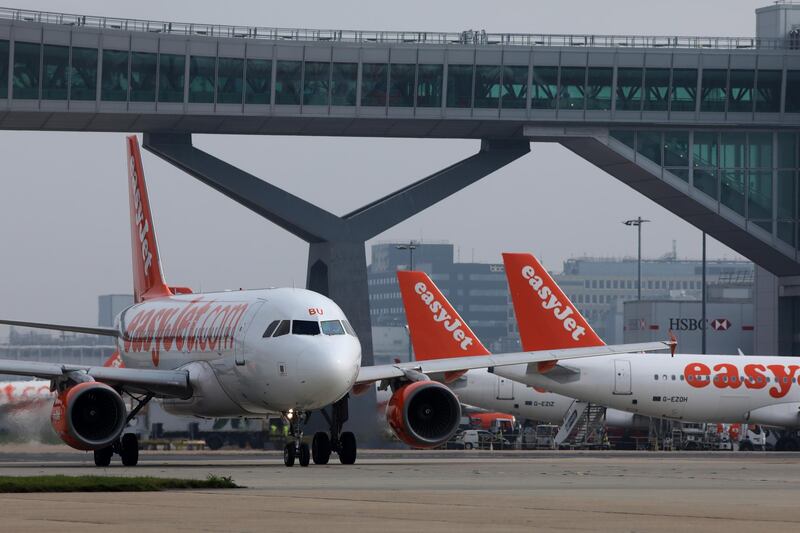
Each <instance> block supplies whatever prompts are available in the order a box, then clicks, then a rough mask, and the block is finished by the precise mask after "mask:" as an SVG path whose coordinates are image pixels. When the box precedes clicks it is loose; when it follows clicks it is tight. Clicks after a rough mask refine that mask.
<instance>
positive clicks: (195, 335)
mask: <svg viewBox="0 0 800 533" xmlns="http://www.w3.org/2000/svg"><path fill="white" fill-rule="evenodd" d="M127 149H128V157H127V167H128V175H129V193H130V216H131V245H132V252H133V277H134V301H135V304H134V305H133V306H131V307H129V308H128V309H126V310H124V311H123V312H122V313H121V314H120V315H119V316H118V317H117V319H116V326H115V327H114V328H96V327H82V326H70V325H60V324H42V323H34V322H21V321H16V320H13V321H12V320H2V321H0V323H1V324H8V325H17V326H27V327H39V328H45V329H55V330H62V331H75V332H79V333H91V334H97V335H106V336H111V337H115V338H116V342H117V348H118V351H119V354H120V357H121V359H122V362H123V363H124V367H88V366H81V365H69V364H63V365H62V364H48V363H41V362H26V361H11V360H0V374H13V375H26V376H34V377H39V378H43V379H47V380H50V382H51V389H52V390H53V391H55V392H57V397H56V400H55V402H54V405H53V410H52V413H51V422H52V424H53V427H54V428H55V430H56V432H57V433H58V434H59V436H60V437H61V438H62V440H64V442H66V443H67V444H69V445H70V446H72V447H73V448H76V449H79V450H91V451H93V452H94V460H95V464H96V465H98V466H107V465H108V464H109V463H110V461H111V458H112V456H113V454H114V453H117V454H119V455H120V456H121V459H122V463H123V464H124V465H131V466H132V465H135V464H136V463H137V462H138V457H139V452H138V443H137V439H136V436H135V435H133V434H131V433H124V429H125V427H126V425H127V422H128V421H129V420H130V419H131V418H133V417H134V416H135V415H136V414H137V413H138V411H139V410H140V409H141V408H142V407H143V406H144V405H146V404H147V402H149V401H150V400H151V399H152V398H154V397H159V398H163V400H164V406H165V408H167V409H168V410H169V411H171V412H173V413H176V414H183V415H195V416H201V417H226V418H229V417H237V416H248V417H253V416H254V415H266V414H267V413H275V412H281V413H283V414H284V416H285V418H286V419H287V420H288V421H289V422H290V425H291V435H292V437H293V441H292V442H289V443H287V445H286V447H285V448H284V463H285V464H286V465H287V466H292V465H293V464H294V462H295V459H299V463H300V465H301V466H307V465H308V464H309V462H310V459H311V458H312V456H313V459H314V462H315V463H318V464H325V463H327V462H328V460H329V458H330V454H331V452H332V451H335V452H336V453H337V454H338V455H339V460H340V462H342V463H344V464H352V463H354V462H355V460H356V438H355V436H354V434H353V433H352V432H348V431H342V425H343V424H344V422H345V421H346V419H347V409H346V408H347V400H346V397H347V395H348V394H349V393H350V392H351V391H352V392H353V393H355V394H357V393H360V392H363V391H366V390H367V389H368V388H369V387H371V386H372V385H373V384H374V383H375V382H381V383H382V386H383V387H384V388H385V387H390V388H391V389H392V391H393V394H392V397H391V399H390V400H389V404H388V406H387V410H386V413H387V419H388V421H389V425H390V426H391V428H392V430H393V431H394V432H395V433H396V434H397V436H398V437H399V438H400V439H401V440H403V441H404V442H405V443H407V444H409V445H411V446H416V447H423V448H424V447H435V446H438V445H440V444H442V443H444V442H446V441H447V440H448V439H449V438H450V436H451V435H452V434H453V433H454V432H455V431H456V429H457V428H458V424H459V421H460V417H461V407H460V404H459V402H458V399H457V398H456V396H455V395H454V394H453V393H452V391H450V389H448V388H447V387H446V386H444V385H442V384H441V383H438V382H436V381H432V380H430V379H429V375H434V376H435V375H446V374H448V373H459V372H462V373H463V372H466V371H467V370H470V369H473V368H485V367H487V366H495V367H499V366H503V365H510V364H518V363H526V364H527V363H537V362H541V361H550V360H564V359H572V358H577V357H590V356H595V355H601V354H609V353H624V352H627V351H630V350H632V349H637V350H658V349H663V348H664V345H665V344H664V343H661V342H658V343H643V344H637V345H627V346H603V347H595V348H590V349H579V350H573V349H570V350H546V351H538V352H521V353H509V354H499V355H492V356H487V357H467V358H459V359H433V360H430V361H424V362H412V363H402V364H394V365H377V366H368V367H362V366H361V346H360V344H359V342H358V339H357V338H356V335H355V332H354V331H353V328H352V327H351V326H350V324H349V323H348V321H347V317H345V315H344V313H343V312H342V310H341V309H340V308H339V306H337V305H336V304H335V303H334V302H333V301H331V300H330V299H329V298H327V297H325V296H323V295H321V294H318V293H315V292H312V291H308V290H304V289H292V288H278V289H259V290H239V291H232V292H216V293H203V294H193V293H192V291H191V290H190V289H187V288H183V287H170V286H168V285H167V283H166V282H165V281H164V276H163V274H162V269H161V262H160V260H159V253H158V246H157V245H156V237H155V228H154V225H153V218H152V216H151V213H150V203H149V200H148V196H147V189H146V186H145V181H144V172H143V169H142V162H141V155H140V152H139V145H138V141H137V139H136V137H135V136H131V137H128V139H127ZM432 309H433V307H432ZM432 312H433V311H432ZM440 316H441V315H440ZM442 325H443V326H444V327H450V326H452V325H449V326H448V325H447V323H446V322H445V323H443V324H442ZM123 394H128V395H130V396H131V397H132V398H134V400H135V403H136V406H135V407H134V408H133V409H131V411H130V412H128V411H127V409H126V407H125V402H124V401H123V399H122V395H123ZM328 405H333V409H332V416H331V417H330V422H331V423H330V433H329V434H328V433H325V432H317V433H316V434H315V435H314V438H313V441H312V446H311V450H309V446H308V444H306V443H305V442H303V440H302V438H303V427H304V424H305V421H306V419H307V417H308V416H309V415H310V413H311V412H312V411H314V410H319V409H322V408H324V407H326V406H328Z"/></svg>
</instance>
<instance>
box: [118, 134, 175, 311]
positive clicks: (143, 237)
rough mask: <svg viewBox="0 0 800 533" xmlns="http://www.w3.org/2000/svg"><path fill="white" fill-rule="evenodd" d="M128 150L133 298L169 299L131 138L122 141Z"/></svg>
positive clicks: (138, 158) (138, 156)
mask: <svg viewBox="0 0 800 533" xmlns="http://www.w3.org/2000/svg"><path fill="white" fill-rule="evenodd" d="M126 144H127V148H128V192H129V193H130V194H129V196H130V208H131V247H132V252H133V297H134V301H136V302H137V303H138V302H141V301H143V300H148V299H151V298H160V297H164V296H170V295H171V294H172V291H170V290H169V287H168V286H167V284H166V283H165V282H164V275H163V273H162V272H161V261H160V259H159V256H158V244H157V243H156V233H155V226H154V225H153V216H152V214H151V213H150V199H149V197H148V196H147V186H146V185H145V182H144V170H143V168H142V154H141V153H140V152H139V141H138V139H137V138H136V136H135V135H131V136H129V137H128V138H127V139H126Z"/></svg>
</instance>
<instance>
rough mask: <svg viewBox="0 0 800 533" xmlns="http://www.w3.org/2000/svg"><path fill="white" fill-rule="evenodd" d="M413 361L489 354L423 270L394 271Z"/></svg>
mask: <svg viewBox="0 0 800 533" xmlns="http://www.w3.org/2000/svg"><path fill="white" fill-rule="evenodd" d="M397 281H398V283H399V284H400V294H401V296H402V298H403V306H404V307H405V309H406V318H407V320H408V330H409V334H410V335H411V344H412V345H413V346H414V354H415V357H416V359H417V361H426V360H428V359H441V358H448V357H467V356H472V355H489V350H487V349H486V347H485V346H484V345H483V344H482V343H481V341H480V340H479V339H478V337H477V336H476V335H475V333H473V332H472V330H471V329H470V327H469V326H468V325H467V324H466V322H464V320H463V319H462V318H461V317H460V316H459V314H458V312H457V311H456V310H455V309H454V308H453V306H452V305H450V302H448V301H447V298H445V297H444V295H443V294H442V292H441V291H440V290H439V288H438V287H437V286H436V284H435V283H434V282H433V280H431V278H429V277H428V275H427V274H425V273H424V272H414V271H404V270H401V271H398V272H397Z"/></svg>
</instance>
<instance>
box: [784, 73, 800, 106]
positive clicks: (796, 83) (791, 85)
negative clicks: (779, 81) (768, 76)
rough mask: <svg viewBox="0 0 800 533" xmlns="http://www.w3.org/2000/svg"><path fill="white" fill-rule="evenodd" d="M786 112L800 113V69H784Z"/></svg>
mask: <svg viewBox="0 0 800 533" xmlns="http://www.w3.org/2000/svg"><path fill="white" fill-rule="evenodd" d="M785 111H786V112H787V113H800V70H787V71H786V108H785Z"/></svg>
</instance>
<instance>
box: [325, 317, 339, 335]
mask: <svg viewBox="0 0 800 533" xmlns="http://www.w3.org/2000/svg"><path fill="white" fill-rule="evenodd" d="M320 326H321V327H322V333H324V334H325V335H344V328H343V327H342V323H341V322H339V321H338V320H323V321H322V322H320Z"/></svg>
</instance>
